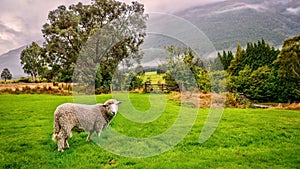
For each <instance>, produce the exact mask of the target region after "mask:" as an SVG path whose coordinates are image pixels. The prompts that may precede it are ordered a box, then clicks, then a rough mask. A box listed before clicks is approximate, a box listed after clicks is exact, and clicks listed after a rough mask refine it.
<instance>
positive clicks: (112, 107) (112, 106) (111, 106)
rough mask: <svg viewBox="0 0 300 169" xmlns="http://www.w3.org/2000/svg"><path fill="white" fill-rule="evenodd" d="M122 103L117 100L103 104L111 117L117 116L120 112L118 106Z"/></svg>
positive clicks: (110, 100)
mask: <svg viewBox="0 0 300 169" xmlns="http://www.w3.org/2000/svg"><path fill="white" fill-rule="evenodd" d="M121 103H122V102H121V101H117V100H116V99H109V100H107V101H106V102H105V103H104V104H103V106H104V107H105V108H106V110H107V112H108V113H109V114H110V115H112V116H115V115H116V114H117V112H118V106H119V104H121Z"/></svg>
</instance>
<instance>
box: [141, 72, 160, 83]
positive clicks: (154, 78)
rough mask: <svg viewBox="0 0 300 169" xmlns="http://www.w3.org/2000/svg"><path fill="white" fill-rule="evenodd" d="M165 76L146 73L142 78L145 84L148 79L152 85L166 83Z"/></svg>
mask: <svg viewBox="0 0 300 169" xmlns="http://www.w3.org/2000/svg"><path fill="white" fill-rule="evenodd" d="M163 76H164V74H161V75H158V74H157V73H156V72H146V73H145V75H144V76H142V77H141V78H142V79H143V82H146V81H147V79H148V78H150V80H151V83H152V84H157V83H165V80H164V79H163Z"/></svg>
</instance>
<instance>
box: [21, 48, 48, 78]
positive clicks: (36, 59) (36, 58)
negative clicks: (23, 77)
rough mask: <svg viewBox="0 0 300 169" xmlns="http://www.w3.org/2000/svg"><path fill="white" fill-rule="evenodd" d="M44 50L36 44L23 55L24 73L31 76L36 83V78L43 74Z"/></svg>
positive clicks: (25, 50)
mask: <svg viewBox="0 0 300 169" xmlns="http://www.w3.org/2000/svg"><path fill="white" fill-rule="evenodd" d="M42 51H43V49H42V48H41V47H40V46H39V45H38V44H37V43H35V42H32V44H31V45H30V46H28V47H26V49H24V50H23V51H22V53H21V57H20V58H21V64H22V67H23V70H24V73H27V74H30V75H31V78H32V80H33V81H34V82H35V81H36V76H37V75H41V74H42V72H43V66H44V60H43V58H42Z"/></svg>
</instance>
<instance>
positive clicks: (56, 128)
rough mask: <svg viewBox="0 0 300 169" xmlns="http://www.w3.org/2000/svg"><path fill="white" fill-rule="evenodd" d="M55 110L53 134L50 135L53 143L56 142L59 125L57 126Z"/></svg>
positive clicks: (57, 119)
mask: <svg viewBox="0 0 300 169" xmlns="http://www.w3.org/2000/svg"><path fill="white" fill-rule="evenodd" d="M56 112H57V110H56V111H55V113H54V126H53V128H54V133H53V135H52V140H53V141H54V142H57V141H58V133H59V130H60V125H59V117H58V113H56Z"/></svg>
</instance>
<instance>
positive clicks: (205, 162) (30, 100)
mask: <svg viewBox="0 0 300 169" xmlns="http://www.w3.org/2000/svg"><path fill="white" fill-rule="evenodd" d="M109 98H111V95H99V96H97V101H99V102H101V103H103V102H104V101H105V100H106V99H109ZM148 98H149V95H148V94H131V95H130V100H131V101H132V103H133V106H134V107H135V108H136V109H137V110H141V111H145V110H147V109H148V108H149V107H150V103H149V101H148ZM66 102H72V96H53V95H0V122H1V123H0V136H1V139H0V145H1V146H0V168H49V169H50V168H74V169H75V168H80V169H81V168H243V169H244V168H289V169H290V168H299V167H300V132H299V131H300V112H299V111H288V110H276V109H265V110H261V109H225V111H224V113H223V116H222V119H221V121H220V123H219V125H218V127H217V129H216V131H215V132H214V133H213V135H212V136H211V137H210V139H209V140H207V141H206V142H204V143H203V144H200V143H199V142H198V140H199V134H200V132H201V129H202V127H203V125H204V122H205V119H206V117H207V115H208V112H209V109H199V111H198V116H197V119H196V121H195V124H194V125H193V127H192V129H191V130H190V132H189V133H188V134H187V135H186V136H185V138H184V139H183V140H182V141H180V142H179V144H177V145H176V146H174V147H172V148H171V149H170V150H169V151H167V152H164V153H162V154H159V155H156V156H152V157H148V158H128V157H122V156H119V155H115V154H113V153H110V152H108V151H105V150H104V149H103V148H102V147H101V146H99V145H97V144H96V143H94V142H92V141H91V142H86V141H85V138H86V136H87V134H86V133H75V132H73V138H72V139H70V140H69V144H70V149H67V150H65V151H64V152H63V153H60V152H58V151H57V145H56V144H55V143H54V142H53V141H52V140H51V137H52V133H53V112H54V110H55V108H56V107H57V106H58V105H60V104H62V103H66ZM123 108H124V107H123ZM178 109H180V106H179V104H178V102H176V101H172V100H168V101H167V106H166V108H165V110H164V112H163V114H162V115H161V116H160V117H159V118H158V119H157V120H155V121H154V122H151V123H149V124H138V123H134V122H131V121H130V120H128V119H126V118H125V117H123V116H122V115H121V114H118V115H117V117H116V118H115V119H114V121H113V122H112V123H111V126H112V127H113V128H114V129H116V130H117V131H119V132H121V133H123V134H125V135H128V136H132V137H150V136H155V135H157V134H159V133H161V132H163V131H164V130H166V129H168V128H169V127H170V125H172V123H174V121H175V119H176V117H177V116H178V111H177V110H178ZM190 109H193V108H190ZM119 111H120V112H122V106H120V108H119ZM174 134H176V133H174ZM114 144H115V145H118V143H114V142H112V143H111V146H114ZM124 146H126V145H124ZM141 151H142V150H141Z"/></svg>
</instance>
